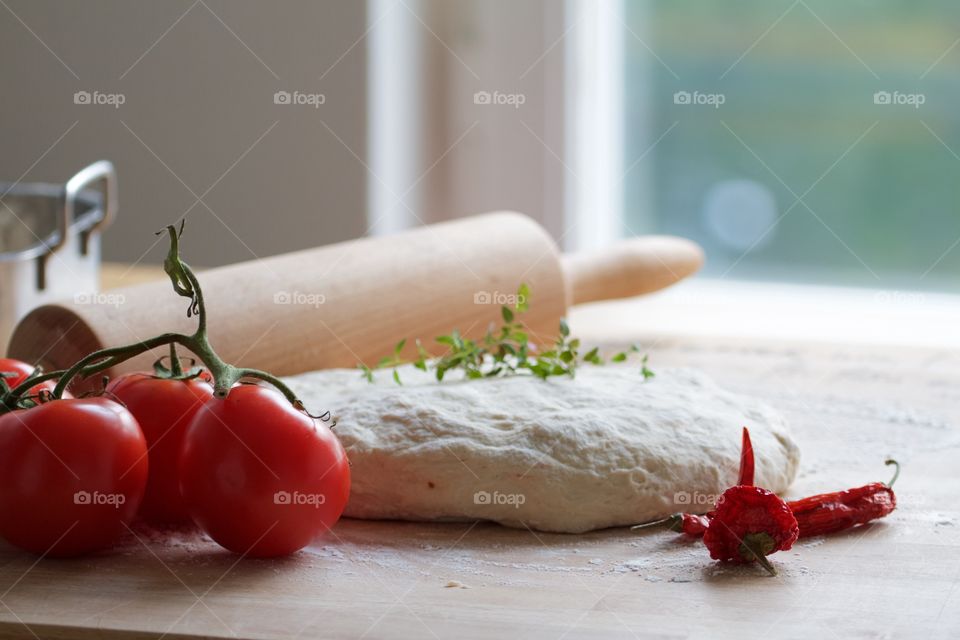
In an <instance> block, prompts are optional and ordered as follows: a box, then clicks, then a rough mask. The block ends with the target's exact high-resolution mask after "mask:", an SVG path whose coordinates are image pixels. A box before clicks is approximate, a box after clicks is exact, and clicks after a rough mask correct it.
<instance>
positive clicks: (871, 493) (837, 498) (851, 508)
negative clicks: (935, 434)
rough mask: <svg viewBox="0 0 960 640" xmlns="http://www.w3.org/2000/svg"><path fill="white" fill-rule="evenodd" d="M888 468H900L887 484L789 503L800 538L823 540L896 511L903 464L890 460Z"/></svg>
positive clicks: (873, 483) (880, 483)
mask: <svg viewBox="0 0 960 640" xmlns="http://www.w3.org/2000/svg"><path fill="white" fill-rule="evenodd" d="M885 464H888V465H891V464H892V465H896V471H895V472H894V474H893V478H892V479H891V480H890V482H888V483H887V484H884V483H882V482H871V483H870V484H868V485H864V486H862V487H856V488H854V489H847V490H846V491H835V492H833V493H821V494H819V495H815V496H810V497H808V498H803V499H801V500H794V501H793V502H788V503H787V505H788V506H789V507H790V510H791V511H793V514H794V516H796V518H797V523H798V524H799V526H800V535H801V536H803V537H808V536H819V535H823V534H825V533H835V532H837V531H843V530H844V529H849V528H850V527H855V526H857V525H859V524H864V523H866V522H870V521H871V520H875V519H877V518H882V517H884V516H886V515H888V514H889V513H890V512H892V511H893V510H894V509H896V508H897V496H896V495H895V494H894V493H893V483H894V482H896V481H897V477H898V476H899V475H900V464H899V463H898V462H897V461H896V460H887V461H886V463H885Z"/></svg>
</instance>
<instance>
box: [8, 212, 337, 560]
mask: <svg viewBox="0 0 960 640" xmlns="http://www.w3.org/2000/svg"><path fill="white" fill-rule="evenodd" d="M166 232H167V234H168V236H169V239H170V249H169V251H168V253H167V257H166V259H165V260H164V271H165V272H166V273H167V275H168V276H169V278H170V282H171V284H172V285H173V290H174V292H175V293H176V294H177V295H179V296H182V297H185V298H189V299H190V304H189V306H188V307H187V316H188V317H193V316H196V318H197V329H196V331H195V332H194V333H193V334H191V335H184V334H179V333H164V334H161V335H159V336H155V337H153V338H150V339H148V340H142V341H140V342H137V343H135V344H131V345H126V346H115V347H109V348H106V349H100V350H99V351H95V352H94V353H91V354H89V355H87V356H85V357H83V358H81V359H80V360H79V361H78V362H76V363H75V364H74V365H73V366H72V367H70V368H69V369H66V370H64V371H53V372H50V373H41V372H40V371H37V370H35V368H34V367H32V366H30V365H28V364H26V363H24V362H19V361H16V360H10V359H0V536H2V537H3V538H5V539H6V540H7V541H8V542H10V543H11V544H14V545H16V546H18V547H21V548H23V549H26V550H28V551H32V552H34V553H37V554H41V555H53V556H72V555H78V554H82V553H87V552H91V551H97V550H100V549H105V548H107V547H109V546H110V545H111V544H113V543H114V542H115V541H116V539H117V538H118V537H119V536H120V535H121V534H122V533H123V532H124V531H125V530H126V529H128V528H129V525H130V523H131V522H132V520H133V519H134V518H135V517H137V516H138V515H139V516H140V517H141V518H142V519H143V520H145V521H147V522H149V523H153V524H179V523H184V522H190V521H193V522H194V523H195V524H196V525H198V526H199V527H200V528H201V529H203V530H204V531H205V532H206V533H207V534H209V535H210V537H211V538H213V539H214V540H216V541H217V542H218V543H220V544H221V545H222V546H224V547H226V548H227V549H229V550H231V551H234V552H236V553H240V554H243V555H250V556H259V557H265V556H279V555H285V554H288V553H293V552H294V551H297V550H299V549H302V548H303V547H305V546H306V545H307V544H309V542H310V540H311V539H313V538H314V537H316V536H317V535H319V534H321V533H323V532H325V531H326V530H328V529H330V528H331V527H332V526H333V525H334V523H335V522H336V521H337V520H338V519H339V518H340V514H341V513H343V509H344V507H345V506H346V504H347V498H348V497H349V494H350V467H349V464H348V462H347V456H346V453H345V452H344V450H343V447H342V446H341V445H340V441H339V440H337V438H336V436H334V435H333V431H332V430H331V428H328V427H327V426H326V425H323V424H320V423H318V421H317V420H316V419H315V418H314V417H313V416H311V415H309V414H308V413H307V412H306V411H305V410H304V408H303V403H301V402H300V400H299V399H298V398H297V397H296V395H294V393H293V392H292V391H291V390H290V389H289V388H288V387H287V386H286V385H285V384H284V383H283V381H282V380H280V379H279V378H277V377H276V376H274V375H272V374H270V373H268V372H266V371H260V370H257V369H247V368H241V367H236V366H233V365H231V364H229V363H227V362H224V361H223V360H222V359H221V358H220V357H219V356H218V355H217V354H216V352H215V351H214V350H213V347H212V346H211V345H210V340H209V338H208V336H207V320H206V307H205V305H204V302H203V292H202V290H201V288H200V282H199V281H198V280H197V277H196V275H195V274H194V273H193V271H192V270H191V269H190V267H189V266H188V265H187V264H186V263H184V262H183V261H182V260H181V259H180V251H179V241H180V236H181V234H182V233H183V224H182V223H181V225H180V228H179V230H178V229H177V228H176V227H175V226H173V225H169V226H167V228H166ZM161 233H162V232H161ZM177 344H179V345H181V346H182V347H186V348H187V349H189V350H190V351H191V352H193V354H194V355H196V356H197V357H198V358H199V359H200V360H201V362H203V364H204V367H203V368H201V367H191V368H190V369H189V370H188V371H183V369H182V367H181V360H180V358H179V357H177V353H176V346H175V345H177ZM161 346H169V348H170V368H169V369H168V368H167V367H165V366H163V364H162V360H161V361H158V362H157V363H156V364H155V365H154V370H155V371H154V373H153V374H149V373H133V374H126V375H123V376H120V377H119V378H116V379H114V380H112V381H110V382H109V384H107V385H106V386H105V388H104V390H103V392H102V393H101V394H99V395H96V396H88V397H83V398H73V397H72V396H71V395H70V393H69V392H68V391H67V387H68V386H69V385H70V383H71V382H72V381H73V380H74V379H75V378H76V377H77V376H79V377H80V378H89V377H91V376H93V375H95V374H100V373H102V372H105V371H107V370H108V369H111V368H112V367H114V366H116V365H118V364H120V363H121V362H123V361H125V360H128V359H130V358H133V357H136V356H138V355H141V354H144V353H146V352H148V351H150V350H151V349H156V348H158V347H161ZM244 380H256V381H257V382H258V384H244V383H243V381H244ZM263 383H265V384H269V385H272V388H271V387H267V386H264V384H263Z"/></svg>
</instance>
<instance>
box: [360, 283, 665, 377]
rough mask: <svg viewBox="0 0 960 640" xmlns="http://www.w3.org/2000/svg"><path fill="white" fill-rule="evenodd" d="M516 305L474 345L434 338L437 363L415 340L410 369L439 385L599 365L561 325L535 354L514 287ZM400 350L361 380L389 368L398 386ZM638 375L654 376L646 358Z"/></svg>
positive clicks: (456, 336)
mask: <svg viewBox="0 0 960 640" xmlns="http://www.w3.org/2000/svg"><path fill="white" fill-rule="evenodd" d="M516 300H517V302H516V304H514V305H513V306H512V307H509V306H503V307H501V308H500V315H501V317H502V318H503V326H501V327H500V328H499V330H495V329H494V327H492V326H491V327H490V329H488V330H487V333H486V334H485V335H484V336H483V337H482V338H480V339H479V340H471V339H469V338H465V337H463V336H461V335H460V332H459V331H456V330H454V331H453V332H452V333H451V334H450V335H445V336H439V337H437V338H436V342H437V343H439V344H442V345H444V346H446V347H447V353H446V354H445V355H443V356H441V357H439V358H432V357H431V356H430V354H429V353H427V351H426V349H424V348H423V345H421V344H420V341H419V340H417V341H416V346H417V359H416V360H414V361H413V363H412V364H413V366H415V367H416V368H417V369H420V370H421V371H428V370H431V369H432V370H433V371H434V373H435V375H436V378H437V380H438V381H442V380H443V378H444V376H445V375H446V374H447V372H448V371H463V375H464V376H465V377H466V378H467V379H471V380H472V379H478V378H493V377H497V376H510V375H534V376H536V377H538V378H540V379H542V380H546V379H547V378H549V377H551V376H570V377H573V376H574V374H575V372H576V368H577V365H578V364H580V363H581V362H587V363H589V364H592V365H602V364H604V360H603V358H602V357H601V356H600V353H599V349H598V348H597V347H594V348H593V349H590V351H588V352H587V353H586V354H584V355H582V356H581V355H580V352H579V350H580V340H579V338H571V337H570V327H569V326H568V325H567V322H566V320H560V331H559V335H558V337H557V339H556V341H555V342H554V343H553V344H552V345H550V348H548V349H546V350H544V351H540V350H539V349H538V348H537V345H535V344H533V343H531V342H530V337H529V335H528V334H527V331H526V329H525V327H524V325H523V323H522V322H520V321H519V320H518V319H517V318H518V316H519V315H521V314H523V313H524V312H525V311H527V310H528V309H529V305H530V288H529V287H528V286H527V285H526V284H521V285H520V288H519V289H518V290H517V296H516ZM406 344H407V340H406V339H404V340H401V341H400V342H398V343H397V345H396V347H394V349H393V353H392V354H391V355H389V356H386V357H384V358H381V359H380V361H379V362H378V363H377V364H376V365H375V366H373V367H369V366H367V365H365V364H362V363H361V364H360V365H358V366H359V369H360V371H361V374H362V375H363V377H364V378H366V380H367V381H369V382H373V373H374V371H376V370H378V369H386V368H392V369H393V379H394V381H395V382H396V383H397V384H402V382H401V381H400V375H399V373H398V372H397V369H396V368H397V367H398V366H400V365H402V364H404V361H403V360H402V359H401V357H400V354H401V352H402V351H403V349H404V347H405V346H406ZM633 353H639V349H638V348H637V347H636V345H634V346H631V347H630V348H629V349H628V350H626V351H622V352H620V353H617V354H615V355H614V356H613V357H611V358H610V360H611V361H612V362H625V361H626V360H627V359H628V358H629V357H630V355H631V354H633ZM640 374H641V375H642V376H643V379H644V380H649V379H650V378H652V377H653V375H654V373H653V371H651V370H650V368H649V367H648V366H647V356H646V355H644V356H643V358H642V360H641V370H640Z"/></svg>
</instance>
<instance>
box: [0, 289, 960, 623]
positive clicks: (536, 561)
mask: <svg viewBox="0 0 960 640" xmlns="http://www.w3.org/2000/svg"><path fill="white" fill-rule="evenodd" d="M617 308H618V307H616V306H612V307H611V309H612V311H611V313H616V310H617ZM635 310H636V307H635V306H624V307H622V312H623V313H625V314H626V313H635ZM621 320H627V321H630V320H631V319H630V318H629V317H627V318H625V319H624V318H621ZM635 322H636V326H642V317H640V316H639V315H638V317H637V318H636V319H635ZM572 327H573V330H574V332H576V333H579V334H580V335H582V336H583V337H585V338H587V339H590V340H592V341H595V342H601V343H607V344H609V345H611V346H612V345H614V344H616V343H617V342H618V341H620V340H621V339H624V338H626V337H629V339H633V338H635V337H637V336H635V335H630V336H619V335H618V336H612V335H601V334H598V333H597V332H591V326H590V325H589V324H586V323H583V322H580V323H578V319H577V315H576V314H574V316H573V318H572ZM640 334H642V332H639V333H638V335H640ZM647 338H648V340H647V345H648V346H649V347H650V354H651V365H652V366H653V367H654V368H655V369H656V368H658V367H671V366H694V367H699V368H701V369H703V370H705V371H706V372H708V373H709V374H711V375H713V376H714V377H715V378H717V379H718V380H719V381H721V382H722V384H724V385H725V386H727V387H729V388H731V389H733V390H735V391H738V392H743V393H752V394H755V395H758V396H760V397H762V398H765V399H766V400H767V401H769V402H770V403H771V404H773V405H774V406H776V407H778V408H779V409H780V410H781V411H783V412H784V413H785V414H786V415H787V417H788V418H789V419H790V422H791V424H792V426H793V429H794V432H795V437H796V439H797V441H798V442H799V443H800V446H801V448H802V451H803V461H802V464H801V475H800V477H799V479H798V480H797V482H796V483H795V484H794V487H793V488H792V490H791V495H792V496H799V495H801V494H807V493H811V492H819V491H826V490H834V489H839V488H846V487H850V486H856V485H860V484H865V483H867V482H869V481H874V480H886V479H887V478H888V476H889V469H888V468H887V467H884V465H883V460H884V458H885V457H886V456H888V455H894V456H896V457H897V458H898V459H899V460H900V461H901V463H902V464H903V473H902V474H901V477H900V480H899V481H898V484H897V493H898V496H899V507H898V509H897V511H896V512H895V513H894V514H892V515H891V516H890V517H888V518H886V519H885V520H884V521H882V522H878V523H876V524H873V525H869V526H865V527H862V528H860V529H856V530H852V531H849V532H846V533H844V534H839V535H835V536H832V537H829V538H814V539H810V540H803V541H800V542H799V543H798V544H797V545H796V546H795V547H794V549H793V550H792V551H789V552H783V553H779V554H777V555H776V556H774V557H773V559H774V560H775V562H776V564H777V566H778V567H779V569H780V575H779V576H778V577H776V578H770V577H767V576H766V575H764V574H763V573H762V572H760V571H759V570H757V569H756V567H731V566H722V565H719V564H717V563H714V562H711V561H710V559H709V557H708V555H707V553H706V551H705V550H704V549H703V547H702V546H701V544H700V543H698V542H692V543H691V542H684V541H683V540H679V539H678V538H677V537H676V536H674V535H672V534H667V533H662V532H647V533H643V534H637V533H632V532H630V531H629V530H626V529H613V530H607V531H601V532H594V533H591V534H586V535H579V536H574V535H558V534H543V533H535V532H533V531H526V530H511V529H506V528H502V527H499V526H495V525H489V524H484V523H474V524H446V525H441V524H413V523H399V522H364V521H357V520H343V521H341V522H340V523H339V524H338V525H337V527H336V529H335V532H334V535H331V536H328V537H327V538H326V539H323V540H321V541H318V542H317V543H316V545H314V546H313V547H311V548H309V549H308V550H306V551H303V552H300V553H298V554H296V555H294V556H293V557H290V558H286V559H281V560H249V559H239V558H237V557H236V556H233V555H230V554H229V553H227V552H225V551H223V550H221V549H220V548H219V547H217V546H216V545H215V544H214V543H212V542H210V541H209V540H206V539H204V538H203V537H202V536H198V535H197V534H192V533H189V532H177V533H172V534H166V535H162V534H159V533H157V532H148V531H138V532H136V533H135V534H131V535H129V536H127V539H126V540H125V541H124V542H123V544H122V545H121V546H120V547H119V548H118V549H117V550H114V551H112V552H110V553H104V554H102V555H100V556H97V557H88V558H81V559H74V560H51V559H43V560H39V561H38V560H37V559H36V558H34V557H32V556H28V555H24V554H21V553H19V552H17V551H15V550H13V549H11V548H9V547H6V546H0V567H2V570H0V635H2V636H22V637H35V636H36V637H57V638H89V637H144V638H156V637H161V636H163V637H171V638H176V637H199V636H206V637H239V638H286V637H303V638H314V637H336V638H384V637H415V638H433V637H437V638H446V637H457V638H487V637H507V638H512V637H531V638H550V639H558V638H686V637H692V638H715V637H733V636H736V637H738V638H761V637H778V638H780V637H782V638H798V639H799V638H805V639H806V638H834V637H836V638H850V637H856V638H899V637H904V638H906V637H925V638H956V637H960V588H958V584H960V482H958V471H960V465H958V463H957V460H958V453H960V430H958V428H957V419H958V417H960V415H958V414H960V409H958V407H960V354H958V353H956V352H953V351H945V350H944V351H937V350H929V349H927V350H920V349H905V348H900V349H898V348H893V347H882V348H881V347H864V346H858V347H844V346H830V345H823V344H821V345H811V344H791V343H784V342H782V341H778V342H776V343H760V342H755V341H753V342H751V341H740V342H731V341H730V340H719V339H712V340H711V339H705V338H697V339H696V340H693V339H688V340H682V339H677V338H670V339H659V340H658V339H656V338H655V337H650V336H648V337H647ZM398 481H402V479H398Z"/></svg>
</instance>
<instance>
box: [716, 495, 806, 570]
mask: <svg viewBox="0 0 960 640" xmlns="http://www.w3.org/2000/svg"><path fill="white" fill-rule="evenodd" d="M798 534H799V528H798V526H797V519H796V518H795V517H794V515H793V513H792V512H791V511H790V507H788V506H787V503H786V502H784V501H783V500H781V499H780V498H779V497H777V495H776V494H775V493H773V492H772V491H767V490H766V489H761V488H760V487H749V486H739V485H738V486H736V487H730V488H729V489H727V490H726V491H724V492H723V495H721V496H720V499H719V500H718V501H717V508H716V509H715V510H714V515H713V518H712V519H711V520H710V524H709V526H707V530H706V532H705V533H704V534H703V543H704V544H705V545H707V549H709V550H710V557H711V558H713V559H714V560H731V561H733V562H754V561H756V562H759V563H760V565H761V566H762V567H763V568H764V569H766V570H767V571H768V572H769V573H770V574H771V575H777V570H776V569H774V568H773V565H772V564H770V561H769V560H767V558H766V556H768V555H770V554H771V553H775V552H777V551H785V550H787V549H790V547H792V546H793V543H794V542H796V540H797V535H798Z"/></svg>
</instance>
